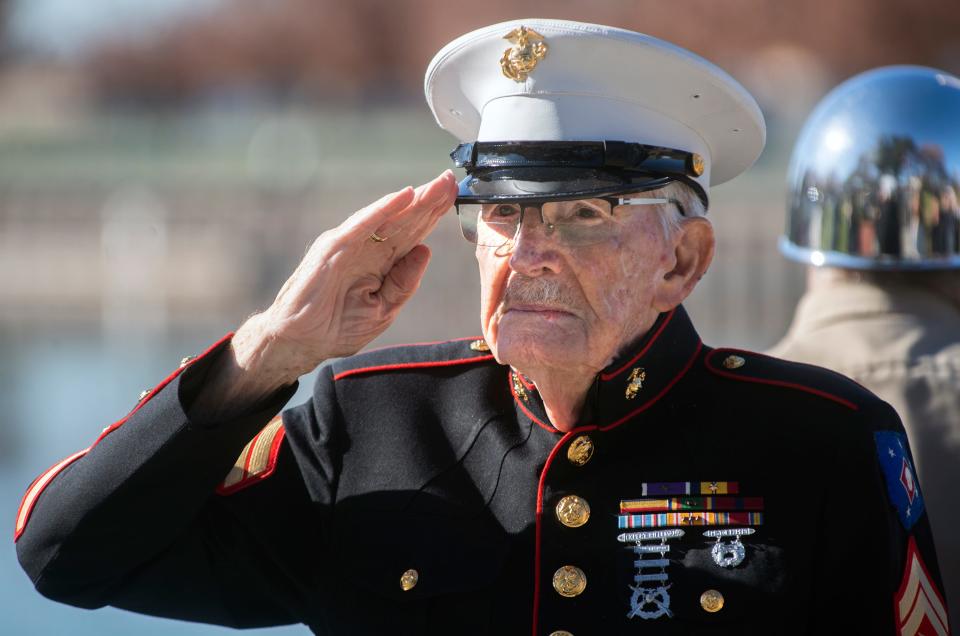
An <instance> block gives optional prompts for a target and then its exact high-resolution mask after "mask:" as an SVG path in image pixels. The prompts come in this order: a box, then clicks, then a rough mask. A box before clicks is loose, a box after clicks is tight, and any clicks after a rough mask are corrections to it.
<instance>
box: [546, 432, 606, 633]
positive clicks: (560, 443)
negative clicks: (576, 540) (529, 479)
mask: <svg viewBox="0 0 960 636" xmlns="http://www.w3.org/2000/svg"><path fill="white" fill-rule="evenodd" d="M595 430H597V427H596V426H592V425H591V426H580V427H578V428H573V429H570V430H569V431H567V432H566V433H564V435H563V437H561V438H560V439H559V440H558V441H557V443H556V444H555V445H554V447H553V450H551V451H550V454H549V455H547V461H546V462H544V464H543V471H542V472H541V473H540V482H539V483H538V484H537V516H536V523H537V526H536V540H535V548H534V557H533V576H534V578H533V636H537V629H538V628H539V622H540V537H541V535H542V531H543V489H544V488H545V487H546V483H547V471H549V470H550V464H552V463H553V458H554V457H556V456H557V453H558V452H559V451H560V448H561V447H562V446H563V445H564V443H565V442H566V441H567V440H568V439H570V438H571V437H572V436H573V435H576V434H578V433H583V432H585V431H595Z"/></svg>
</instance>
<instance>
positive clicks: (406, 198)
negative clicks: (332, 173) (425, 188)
mask: <svg viewBox="0 0 960 636" xmlns="http://www.w3.org/2000/svg"><path fill="white" fill-rule="evenodd" d="M415 199H416V193H415V192H414V189H413V188H411V187H410V186H407V187H405V188H403V189H402V190H397V191H396V192H391V193H390V194H387V195H384V196H382V197H380V198H379V199H377V200H376V201H374V202H373V203H371V204H370V205H368V206H366V207H365V208H361V209H360V210H358V211H357V212H355V213H354V214H352V215H351V216H350V218H348V219H347V220H346V221H345V222H344V224H343V226H342V227H343V228H344V229H346V230H355V231H357V232H366V233H367V234H370V233H371V232H373V230H374V229H376V228H377V227H378V226H380V225H381V224H382V223H383V221H384V219H386V218H387V217H389V216H390V215H392V214H396V213H397V212H402V211H403V210H405V209H407V207H408V206H409V205H410V204H411V203H413V201H414V200H415Z"/></svg>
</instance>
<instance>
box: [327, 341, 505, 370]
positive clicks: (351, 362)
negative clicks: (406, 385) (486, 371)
mask: <svg viewBox="0 0 960 636" xmlns="http://www.w3.org/2000/svg"><path fill="white" fill-rule="evenodd" d="M489 360H493V355H492V354H491V353H490V347H489V346H488V345H487V343H486V342H485V341H484V340H483V338H479V337H477V336H473V337H469V338H457V339H456V340H444V341H439V342H420V343H416V344H407V345H398V346H394V347H384V348H382V349H374V350H371V351H367V352H364V353H360V354H357V355H355V356H350V357H349V358H344V359H342V360H338V361H336V362H335V363H334V364H333V368H332V371H333V379H334V380H335V381H336V380H342V379H344V378H349V377H353V376H358V375H368V374H373V373H386V372H391V371H403V370H410V369H428V368H431V367H449V366H456V365H461V364H474V363H477V362H486V361H489Z"/></svg>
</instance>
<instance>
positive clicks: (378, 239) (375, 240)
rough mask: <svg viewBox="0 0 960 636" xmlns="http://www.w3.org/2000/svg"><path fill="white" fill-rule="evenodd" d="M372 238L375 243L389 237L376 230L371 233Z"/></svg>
mask: <svg viewBox="0 0 960 636" xmlns="http://www.w3.org/2000/svg"><path fill="white" fill-rule="evenodd" d="M370 240H371V241H373V242H374V243H383V242H384V241H386V240H387V239H386V238H384V237H382V236H380V235H379V234H377V233H376V232H374V233H372V234H371V235H370Z"/></svg>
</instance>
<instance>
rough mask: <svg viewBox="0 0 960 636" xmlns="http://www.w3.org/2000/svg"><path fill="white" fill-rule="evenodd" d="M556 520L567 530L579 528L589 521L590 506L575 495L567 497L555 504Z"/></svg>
mask: <svg viewBox="0 0 960 636" xmlns="http://www.w3.org/2000/svg"><path fill="white" fill-rule="evenodd" d="M557 519H558V520H559V521H560V523H562V524H563V525H565V526H567V527H568V528H579V527H580V526H582V525H583V524H585V523H586V522H587V521H589V520H590V504H588V503H587V500H586V499H583V498H581V497H578V496H576V495H567V496H566V497H564V498H563V499H561V500H560V501H558V502H557Z"/></svg>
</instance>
